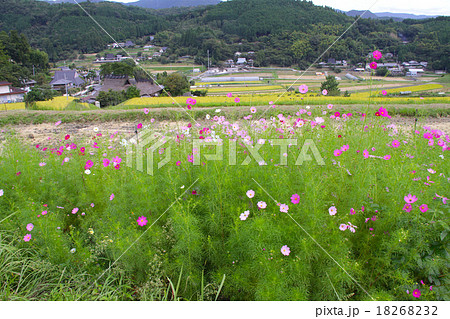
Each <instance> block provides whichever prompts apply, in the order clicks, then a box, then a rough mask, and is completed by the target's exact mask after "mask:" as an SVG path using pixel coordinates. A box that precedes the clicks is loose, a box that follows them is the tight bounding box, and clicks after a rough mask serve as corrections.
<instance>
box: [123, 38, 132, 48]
mask: <svg viewBox="0 0 450 319" xmlns="http://www.w3.org/2000/svg"><path fill="white" fill-rule="evenodd" d="M124 46H125V47H126V48H130V47H134V46H135V44H134V43H133V41H130V40H128V41H127V42H125V45H124Z"/></svg>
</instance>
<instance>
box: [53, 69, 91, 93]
mask: <svg viewBox="0 0 450 319" xmlns="http://www.w3.org/2000/svg"><path fill="white" fill-rule="evenodd" d="M84 83H85V82H84V80H83V79H82V78H81V77H80V75H79V74H78V72H77V71H76V70H70V69H68V70H67V69H66V68H64V69H63V68H61V70H59V71H55V75H54V76H53V79H52V81H51V82H50V85H51V87H52V89H60V88H65V87H66V86H67V87H80V86H81V85H83V84H84Z"/></svg>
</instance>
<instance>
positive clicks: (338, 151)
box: [334, 150, 342, 156]
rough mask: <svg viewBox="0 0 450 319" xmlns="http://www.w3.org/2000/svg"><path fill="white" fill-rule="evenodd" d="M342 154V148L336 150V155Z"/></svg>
mask: <svg viewBox="0 0 450 319" xmlns="http://www.w3.org/2000/svg"><path fill="white" fill-rule="evenodd" d="M341 154H342V151H341V150H334V156H340V155H341Z"/></svg>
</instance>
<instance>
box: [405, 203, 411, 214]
mask: <svg viewBox="0 0 450 319" xmlns="http://www.w3.org/2000/svg"><path fill="white" fill-rule="evenodd" d="M403 210H404V211H405V212H407V213H410V212H411V210H412V206H411V204H405V206H403Z"/></svg>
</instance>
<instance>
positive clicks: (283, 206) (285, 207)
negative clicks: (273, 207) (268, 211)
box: [280, 204, 289, 213]
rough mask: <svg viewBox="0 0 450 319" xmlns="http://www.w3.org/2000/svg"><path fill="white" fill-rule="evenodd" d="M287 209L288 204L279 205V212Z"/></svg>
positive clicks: (285, 211)
mask: <svg viewBox="0 0 450 319" xmlns="http://www.w3.org/2000/svg"><path fill="white" fill-rule="evenodd" d="M288 210H289V206H288V205H286V204H281V205H280V212H282V213H287V212H288Z"/></svg>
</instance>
